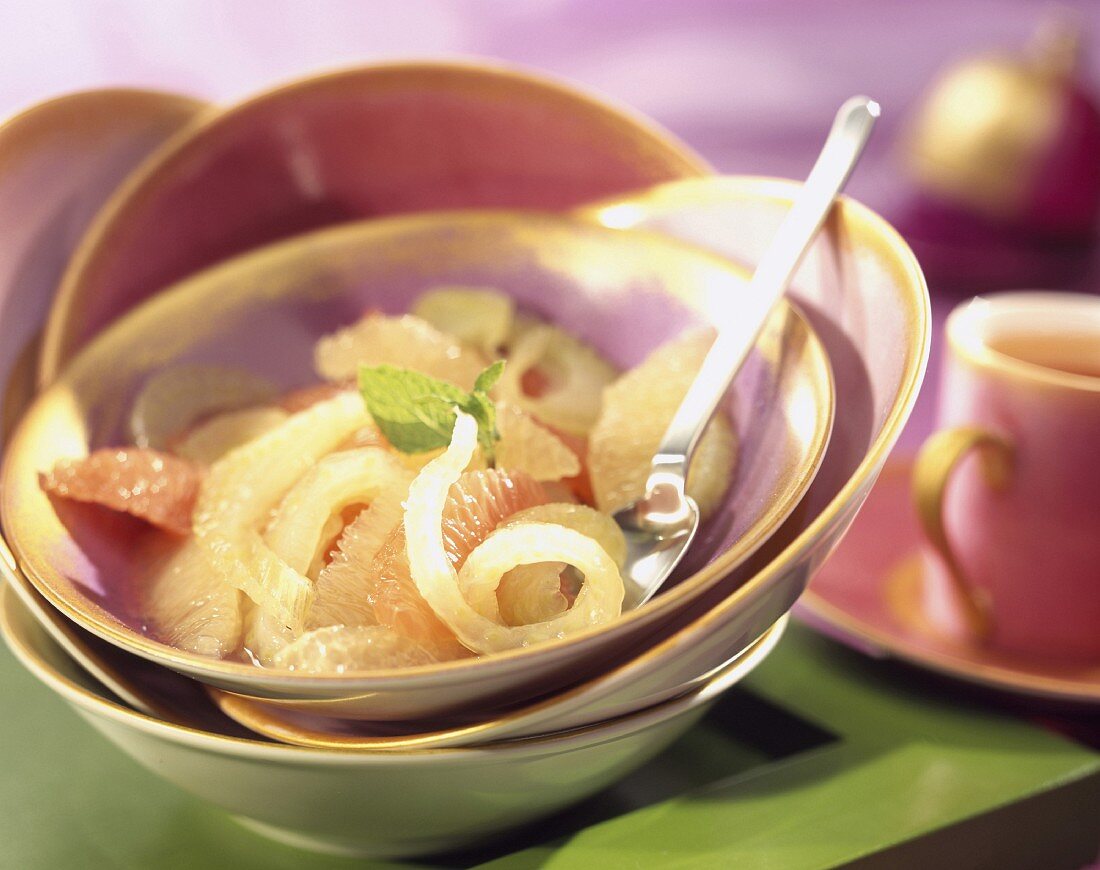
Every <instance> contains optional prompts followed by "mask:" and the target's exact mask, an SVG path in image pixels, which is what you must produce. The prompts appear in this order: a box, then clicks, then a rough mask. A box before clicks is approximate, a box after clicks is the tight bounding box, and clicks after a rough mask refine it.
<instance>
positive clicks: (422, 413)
mask: <svg viewBox="0 0 1100 870" xmlns="http://www.w3.org/2000/svg"><path fill="white" fill-rule="evenodd" d="M359 391H360V392H361V393H362V394H363V401H364V402H365V403H366V406H367V410H368V411H369V412H370V415H371V417H373V418H374V422H375V423H376V424H377V425H378V428H379V429H380V430H382V434H383V435H385V436H386V440H387V441H389V442H390V444H392V445H393V446H394V447H395V448H396V449H398V450H400V451H401V452H402V453H427V452H428V451H429V450H437V449H439V448H440V447H446V446H447V445H448V444H450V443H451V433H452V432H453V431H454V425H455V408H456V407H461V406H462V404H463V403H464V402H467V401H468V400H469V396H468V395H467V393H466V392H465V391H463V390H460V389H459V388H458V387H456V386H454V384H449V383H447V382H446V381H440V380H437V379H436V378H432V377H429V376H428V375H424V374H421V373H420V372H415V371H411V370H409V369H399V368H396V367H394V366H386V365H382V366H361V367H360V369H359Z"/></svg>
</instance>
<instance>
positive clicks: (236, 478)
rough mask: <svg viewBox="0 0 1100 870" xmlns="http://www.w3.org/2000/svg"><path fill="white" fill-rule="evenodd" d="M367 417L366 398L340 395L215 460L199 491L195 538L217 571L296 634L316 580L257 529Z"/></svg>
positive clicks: (347, 394) (355, 394)
mask: <svg viewBox="0 0 1100 870" xmlns="http://www.w3.org/2000/svg"><path fill="white" fill-rule="evenodd" d="M367 419H368V415H367V412H366V409H365V408H364V407H363V400H362V398H361V397H360V396H359V395H358V394H357V393H354V392H346V393H341V394H340V395H338V396H336V397H335V398H333V399H329V400H327V401H324V402H321V403H319V404H317V405H314V406H313V407H311V408H309V409H307V410H305V411H302V412H301V413H299V414H295V415H294V416H292V417H290V418H289V419H288V420H287V421H286V422H285V423H282V424H281V425H279V426H277V427H276V428H274V429H272V430H270V431H269V432H266V433H265V434H263V435H261V436H260V437H259V438H257V439H255V440H253V441H250V442H248V443H247V444H244V445H243V446H241V447H238V448H237V449H236V450H233V451H231V452H230V453H228V454H227V455H226V456H225V457H223V458H222V459H220V460H218V461H217V462H215V463H214V464H213V465H212V466H210V470H209V472H208V474H207V476H206V479H205V481H204V482H203V486H202V489H201V491H200V493H199V498H198V502H197V504H196V506H195V514H194V529H195V540H196V542H197V543H198V544H199V546H201V547H203V548H204V549H205V550H206V552H207V554H208V556H209V561H210V565H211V568H212V570H214V571H217V572H218V573H219V574H220V575H221V576H222V577H224V578H225V581H226V582H227V583H229V584H230V585H231V586H234V587H236V588H237V589H240V590H241V591H242V592H244V593H245V594H246V595H247V596H248V597H249V598H251V599H252V601H254V602H255V603H256V605H257V606H258V607H260V608H261V609H263V610H264V611H266V612H267V613H269V614H270V615H271V617H273V618H274V619H276V620H278V621H279V623H280V624H282V625H284V626H288V627H289V628H291V629H292V630H294V631H298V630H300V629H301V625H302V621H303V618H304V616H305V611H306V609H307V608H308V606H309V602H310V599H311V597H312V593H313V587H312V583H311V582H310V581H309V579H308V578H307V577H306V576H305V575H304V574H303V573H301V572H300V571H296V570H295V569H294V568H293V567H291V566H290V565H288V564H287V563H286V562H285V561H284V560H283V559H282V558H280V557H279V555H278V554H277V553H275V551H274V550H272V549H271V547H270V546H268V544H267V542H266V541H264V539H263V538H262V537H261V535H260V531H259V530H260V528H261V527H262V526H263V525H264V523H265V522H266V521H267V518H268V516H269V513H270V511H271V509H272V508H273V507H274V506H275V505H276V504H277V503H278V501H279V499H281V498H282V497H283V495H284V494H285V493H286V492H287V490H289V489H290V488H291V487H292V486H293V485H294V483H295V482H296V481H297V480H298V479H299V478H300V477H301V476H302V475H303V474H305V473H306V472H307V471H308V470H309V469H310V468H312V467H313V466H314V465H315V464H316V463H317V462H319V461H320V460H321V458H322V457H324V456H325V455H326V454H328V453H329V452H331V451H332V450H334V449H335V448H336V447H338V446H339V445H340V444H342V443H343V442H344V441H345V440H346V439H347V438H348V436H349V435H351V433H352V432H354V431H355V430H356V429H358V428H359V427H360V426H362V425H363V424H364V423H366V422H367Z"/></svg>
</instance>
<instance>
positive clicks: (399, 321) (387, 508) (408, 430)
mask: <svg viewBox="0 0 1100 870" xmlns="http://www.w3.org/2000/svg"><path fill="white" fill-rule="evenodd" d="M712 340H713V333H712V332H710V331H709V330H699V331H695V332H687V333H684V334H683V335H681V336H678V337H677V338H675V339H673V340H671V341H669V342H667V343H665V344H664V345H662V346H660V347H658V348H657V349H656V350H654V351H653V352H652V353H651V354H650V356H649V357H647V358H646V359H645V360H643V361H642V362H641V363H640V364H639V365H637V366H636V367H635V368H633V369H631V370H629V371H627V372H625V373H619V372H617V371H616V370H615V368H614V367H613V366H612V365H611V364H609V363H608V362H607V361H606V360H604V359H603V358H602V357H601V356H600V355H599V354H598V353H597V352H596V351H595V350H594V349H593V348H591V347H589V346H588V345H586V344H585V343H583V342H581V341H580V340H578V339H577V338H575V337H574V336H572V335H570V334H568V333H566V332H564V331H562V330H561V329H559V328H557V327H555V326H553V325H551V324H549V323H546V322H544V321H542V320H540V319H538V318H535V317H533V316H531V315H529V314H526V313H523V312H520V311H517V310H516V309H515V307H514V304H513V302H512V300H511V299H510V298H509V297H508V296H506V295H505V294H503V293H500V292H497V291H493V290H489V289H478V288H439V289H436V290H432V291H429V292H427V293H425V294H424V295H422V296H421V297H420V298H419V299H418V300H417V302H416V304H415V306H414V307H413V310H412V312H411V313H409V314H405V315H400V316H389V315H385V314H381V313H378V312H369V313H367V314H366V315H365V316H364V317H363V318H362V319H361V320H359V321H358V322H356V323H354V324H352V325H350V326H347V327H345V328H343V329H341V330H339V331H337V332H335V333H333V334H331V335H327V336H325V337H323V338H321V339H320V341H319V342H318V343H317V345H316V347H315V349H314V361H315V368H316V373H317V375H319V376H320V378H321V381H320V382H318V383H315V384H313V385H311V386H307V387H303V388H300V389H296V390H293V391H291V392H289V393H283V394H279V392H278V391H277V389H276V388H275V387H274V385H272V384H271V383H269V382H267V381H266V380H264V379H262V378H259V377H257V376H255V375H253V374H250V373H248V372H245V371H241V370H237V369H229V368H224V367H217V366H200V365H178V366H174V367H170V368H166V369H163V370H161V371H158V372H156V373H155V374H153V375H152V376H151V377H149V378H148V379H147V380H146V382H145V383H144V385H143V386H142V388H141V390H140V392H139V393H138V395H137V397H136V398H135V400H134V402H133V406H132V408H131V411H130V417H129V428H130V434H131V436H132V439H133V442H134V443H133V444H132V445H127V446H123V447H117V448H104V449H99V450H95V451H93V452H92V453H91V454H89V455H88V456H86V457H83V458H80V459H72V460H64V461H62V462H60V463H58V464H57V465H56V466H55V467H54V468H53V469H51V470H49V471H48V472H47V473H44V474H42V475H41V485H42V487H43V488H44V489H45V490H46V491H47V492H48V493H49V494H50V495H51V496H52V497H53V498H55V499H60V500H75V501H80V502H90V503H93V504H95V505H99V506H101V507H102V508H104V509H109V510H113V511H120V512H125V513H127V514H130V515H131V516H133V517H136V518H138V519H139V520H141V521H144V523H146V524H148V525H149V526H150V527H151V529H153V530H155V531H151V532H150V533H149V534H148V536H147V540H146V541H145V542H144V543H143V545H142V550H141V553H142V557H141V559H140V561H141V565H142V567H141V578H140V583H139V584H138V587H139V588H138V590H137V593H136V594H137V597H138V599H139V604H138V605H137V609H138V611H139V613H140V621H141V624H142V628H143V630H144V631H145V632H146V633H147V634H148V635H150V636H151V637H153V638H155V639H157V640H159V641H162V642H164V643H168V644H170V645H172V646H175V647H177V648H179V649H181V650H185V651H188V652H191V653H197V654H201V655H206V656H211V657H215V658H230V659H239V660H244V661H251V662H252V663H254V664H256V665H258V666H262V667H268V668H282V669H287V670H292V671H298V672H302V673H316V674H325V673H344V672H349V671H362V670H374V669H380V668H394V667H408V666H415V665H425V664H431V663H433V662H441V661H448V660H452V659H457V658H464V657H469V656H482V655H491V654H493V653H496V652H501V651H504V650H509V649H515V648H520V647H528V646H531V645H535V644H539V643H542V642H545V641H548V640H552V639H555V638H562V637H567V636H569V635H571V634H575V633H577V632H580V631H583V630H585V629H587V628H589V627H592V626H598V625H602V624H606V623H608V622H610V621H612V620H614V619H615V618H616V617H617V616H618V615H619V614H620V612H621V609H622V601H623V580H622V577H621V575H620V569H621V567H622V563H623V559H624V557H625V554H626V547H625V542H624V540H623V536H622V533H621V531H620V530H619V528H618V526H617V525H616V524H615V522H614V520H613V519H612V517H611V514H612V513H614V511H616V510H618V509H619V508H621V507H624V506H625V505H627V504H628V503H630V502H631V501H633V500H634V499H636V498H638V497H639V496H641V495H642V493H643V489H644V484H645V479H646V477H647V475H648V472H649V464H650V460H651V458H652V456H653V453H654V450H655V449H656V446H657V443H658V441H659V440H660V437H661V435H662V434H663V432H664V430H665V428H666V426H667V425H668V422H669V420H670V419H671V417H672V414H673V412H674V411H675V409H676V407H677V406H678V404H679V402H680V400H681V399H682V398H683V395H684V393H685V392H686V391H687V388H688V386H689V384H690V382H691V380H692V379H693V377H694V376H695V373H696V372H697V371H698V369H699V366H700V365H701V363H702V360H703V357H704V355H705V354H706V351H707V349H708V348H709V346H710V343H711V341H712ZM735 454H736V443H735V436H734V432H733V429H732V427H731V425H730V422H729V420H728V419H727V418H726V417H724V416H723V415H717V416H716V417H715V418H714V420H713V421H712V422H711V424H710V426H709V428H708V430H707V432H706V433H705V435H704V437H703V439H702V441H701V443H700V447H699V449H698V452H697V455H696V458H695V460H694V462H693V464H692V469H691V472H692V473H691V475H690V476H689V480H688V493H689V494H690V495H692V496H693V497H694V498H695V500H696V502H697V503H698V505H699V508H700V512H701V514H702V517H703V519H704V520H705V519H706V518H707V516H708V515H710V514H711V513H713V512H714V510H715V509H716V508H717V506H718V505H719V503H720V500H721V497H722V495H723V493H724V491H725V489H726V487H727V485H728V482H729V479H730V477H731V474H732V469H733V465H734V461H735Z"/></svg>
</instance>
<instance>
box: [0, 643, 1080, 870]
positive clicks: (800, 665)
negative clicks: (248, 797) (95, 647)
mask: <svg viewBox="0 0 1100 870" xmlns="http://www.w3.org/2000/svg"><path fill="white" fill-rule="evenodd" d="M909 676H910V675H908V674H906V673H904V672H903V671H901V670H900V669H899V668H897V667H896V666H893V665H890V664H888V663H884V662H874V661H869V660H866V659H863V658H862V657H860V656H858V655H856V654H854V653H852V652H850V651H848V650H846V649H843V648H841V647H839V646H838V645H836V644H834V643H832V642H830V641H827V640H825V639H823V638H820V637H818V636H816V635H814V634H812V633H811V632H810V631H809V630H807V629H805V628H803V627H801V626H798V625H792V626H791V627H790V628H789V630H788V633H787V636H786V637H785V638H784V640H783V641H782V642H781V644H780V645H779V647H778V648H777V649H776V651H775V652H774V653H773V654H772V655H771V657H770V658H769V659H768V660H767V661H766V662H764V664H763V665H761V666H760V668H759V669H758V670H757V671H756V672H755V673H754V674H753V675H752V676H751V677H750V679H749V680H748V681H747V682H746V683H745V684H744V685H743V686H741V687H738V688H737V689H735V690H734V691H732V692H730V693H729V694H728V695H727V696H726V697H725V698H723V699H722V701H721V702H720V703H719V704H718V705H717V706H716V707H715V709H714V711H713V712H712V713H711V714H710V715H709V716H708V717H707V718H706V719H705V720H704V721H703V722H702V723H701V724H700V725H699V726H697V727H696V728H695V729H693V730H692V731H691V732H690V733H689V734H687V735H686V736H685V737H683V738H682V739H681V740H679V741H678V742H677V743H676V744H674V745H673V746H672V747H671V748H670V749H668V750H667V751H666V752H665V753H664V754H663V755H661V756H660V757H658V758H657V759H655V760H654V761H652V762H650V763H649V764H648V765H646V767H644V768H643V769H642V770H640V771H638V772H637V773H635V774H634V775H632V776H630V777H628V778H627V779H626V780H624V781H623V782H621V783H620V784H619V785H617V786H616V787H614V788H612V789H610V790H608V791H606V792H604V793H603V794H601V795H598V796H597V797H595V798H593V799H591V800H589V801H587V802H586V803H585V804H583V805H581V806H580V807H576V808H574V809H572V810H569V811H567V812H566V813H564V814H561V815H559V816H557V817H555V818H554V819H552V820H549V821H547V822H543V823H540V824H538V825H535V826H532V827H531V828H528V829H527V830H525V831H522V832H518V833H516V834H513V835H511V836H510V837H508V838H507V839H505V840H498V841H496V842H495V843H491V844H487V845H486V847H485V849H484V850H483V851H481V852H480V853H478V854H467V855H461V856H451V857H449V858H448V859H446V860H441V861H435V862H427V863H426V866H440V865H442V866H472V865H478V864H482V865H487V866H492V867H503V868H533V867H545V868H565V867H578V868H582V867H583V868H589V867H596V866H599V867H608V868H615V867H653V866H668V867H730V866H736V867H740V868H750V867H752V868H755V867H761V868H784V870H797V868H820V867H834V866H839V865H842V864H847V863H852V862H855V863H857V864H861V865H862V864H866V865H867V866H876V865H877V866H887V867H891V868H904V867H927V866H930V865H931V864H932V862H935V863H936V865H937V866H942V867H951V868H958V867H970V866H973V867H996V868H1011V867H1039V866H1041V867H1044V868H1057V867H1070V868H1077V867H1080V866H1082V865H1083V864H1085V863H1088V862H1089V861H1090V860H1094V859H1095V857H1096V854H1097V850H1098V848H1100V755H1098V754H1096V753H1093V752H1091V751H1089V750H1087V749H1085V748H1083V747H1081V746H1079V745H1077V744H1074V743H1071V742H1069V741H1067V740H1064V739H1062V738H1060V737H1058V736H1057V735H1055V734H1053V733H1051V732H1049V731H1046V730H1043V729H1040V728H1037V727H1035V726H1032V725H1029V724H1027V723H1025V722H1023V721H1021V720H1019V719H1016V718H1013V717H1010V716H1007V715H1003V714H998V713H995V712H990V711H987V710H983V709H980V708H977V707H968V706H966V705H965V704H961V703H960V702H959V701H958V700H957V699H952V700H947V699H946V698H945V697H944V696H942V695H940V694H938V693H935V692H932V691H929V690H927V689H924V688H921V687H919V686H916V685H914V681H913V680H912V679H909ZM0 689H2V691H3V699H4V700H3V713H2V715H0V752H2V753H3V766H2V775H0V806H2V807H3V812H2V813H0V866H3V867H5V868H8V867H11V868H19V870H39V868H41V870H45V868H49V870H56V868H69V867H72V868H89V870H97V868H126V870H129V868H135V870H137V868H141V870H145V868H165V870H173V868H181V870H182V868H194V867H204V868H210V870H222V868H225V870H231V868H232V870H239V868H241V870H243V868H253V867H256V868H260V867H263V868H272V870H279V868H350V867H367V866H382V865H379V864H377V863H375V864H371V863H369V862H365V861H356V860H352V859H341V858H331V857H324V856H317V855H312V854H309V853H306V852H299V851H296V850H293V849H290V848H287V847H284V846H279V845H276V844H273V843H269V842H267V841H265V840H263V839H261V838H260V837H258V836H257V835H255V834H252V833H250V832H248V831H245V830H244V829H243V828H240V827H239V826H237V825H236V824H235V823H234V822H232V821H230V820H229V819H228V818H226V817H225V816H224V815H222V814H221V813H219V812H218V811H217V810H215V809H213V808H210V807H208V806H206V805H204V804H202V803H200V802H199V801H197V800H195V799H193V798H191V797H189V796H188V795H186V794H184V793H182V792H180V791H178V790H176V789H175V788H174V787H172V786H169V785H168V784H166V783H163V782H161V781H160V780H158V779H157V778H156V777H155V776H153V775H152V774H150V773H148V772H147V771H145V770H144V769H142V768H140V767H138V766H137V764H135V763H134V762H132V761H130V760H129V759H128V758H126V757H125V756H123V755H122V754H120V753H119V752H118V751H117V750H115V749H114V748H113V747H111V746H110V745H109V744H108V743H107V742H106V741H105V740H104V739H102V738H101V737H99V735H98V734H97V733H95V732H94V731H93V730H92V729H91V728H90V727H89V726H86V725H85V724H84V723H83V722H82V721H81V720H80V719H79V718H78V717H77V716H76V714H75V713H73V712H72V711H71V710H70V709H69V708H68V707H67V706H66V705H65V704H64V703H63V702H61V701H60V700H59V699H57V698H55V697H54V696H53V695H51V693H50V692H49V691H48V690H47V689H45V688H44V687H43V686H41V685H40V684H38V683H37V682H36V681H35V680H34V679H33V678H31V677H30V676H29V675H27V674H26V673H24V672H23V671H22V670H21V668H20V667H19V665H18V664H17V663H16V662H15V660H14V659H13V658H12V657H11V656H10V654H8V653H7V652H6V650H5V651H4V652H3V653H0ZM406 866H407V865H406Z"/></svg>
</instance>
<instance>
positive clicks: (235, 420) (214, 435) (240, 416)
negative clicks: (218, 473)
mask: <svg viewBox="0 0 1100 870" xmlns="http://www.w3.org/2000/svg"><path fill="white" fill-rule="evenodd" d="M286 418H287V412H286V411H284V410H282V409H281V408H274V407H265V406H260V407H256V408H245V409H244V410H241V411H226V412H225V413H223V414H218V415H217V416H216V417H211V418H210V419H209V420H207V421H206V422H205V423H200V424H199V425H198V426H196V427H195V428H194V429H192V430H191V431H190V432H188V433H187V434H186V435H185V436H184V437H183V438H181V439H180V440H178V441H175V442H173V443H172V445H171V447H172V452H173V453H175V454H176V455H177V456H182V457H183V458H184V459H190V460H191V461H192V462H197V463H199V464H200V465H210V464H211V463H213V462H216V461H217V460H219V459H221V458H222V457H223V456H225V454H226V453H228V452H229V451H230V450H235V449H236V448H237V447H240V446H241V445H242V444H247V443H248V442H249V441H252V440H254V439H256V438H259V437H260V436H261V435H263V434H264V432H267V431H269V430H271V429H274V428H275V427H276V426H278V425H279V424H280V423H282V422H284V421H285V420H286Z"/></svg>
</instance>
